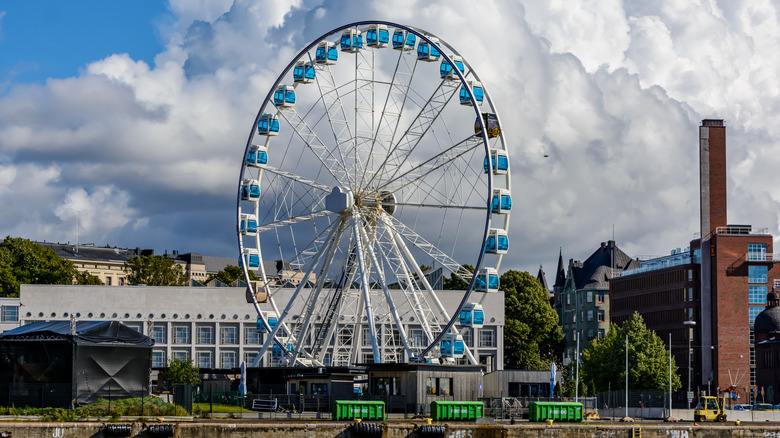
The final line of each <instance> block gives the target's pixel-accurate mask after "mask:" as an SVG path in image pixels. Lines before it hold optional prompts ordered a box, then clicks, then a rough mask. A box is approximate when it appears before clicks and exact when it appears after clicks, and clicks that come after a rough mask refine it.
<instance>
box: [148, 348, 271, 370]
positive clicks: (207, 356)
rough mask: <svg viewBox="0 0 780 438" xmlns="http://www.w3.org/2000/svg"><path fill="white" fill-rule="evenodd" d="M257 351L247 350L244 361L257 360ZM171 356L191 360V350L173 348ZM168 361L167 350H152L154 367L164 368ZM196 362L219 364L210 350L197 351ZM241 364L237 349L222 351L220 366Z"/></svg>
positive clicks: (210, 364)
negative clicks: (215, 361)
mask: <svg viewBox="0 0 780 438" xmlns="http://www.w3.org/2000/svg"><path fill="white" fill-rule="evenodd" d="M257 353H258V352H257V351H245V352H244V362H245V363H247V364H251V363H252V361H254V360H255V356H257ZM171 358H172V359H181V360H189V359H190V352H189V351H188V350H173V351H172V352H171ZM166 361H167V358H166V356H165V351H162V350H152V368H163V367H165V363H166ZM194 364H195V366H197V367H198V368H211V369H213V368H216V366H217V364H215V363H214V352H213V351H210V350H198V351H196V352H195V359H194ZM240 365H241V364H240V363H239V362H238V352H237V351H221V352H220V353H219V368H223V369H229V368H238V367H239V366H240Z"/></svg>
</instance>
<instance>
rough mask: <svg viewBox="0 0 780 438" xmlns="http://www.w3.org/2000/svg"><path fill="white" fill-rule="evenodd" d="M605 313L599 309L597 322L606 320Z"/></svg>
mask: <svg viewBox="0 0 780 438" xmlns="http://www.w3.org/2000/svg"><path fill="white" fill-rule="evenodd" d="M605 318H606V315H605V313H604V311H603V310H599V322H605V321H606V319H605Z"/></svg>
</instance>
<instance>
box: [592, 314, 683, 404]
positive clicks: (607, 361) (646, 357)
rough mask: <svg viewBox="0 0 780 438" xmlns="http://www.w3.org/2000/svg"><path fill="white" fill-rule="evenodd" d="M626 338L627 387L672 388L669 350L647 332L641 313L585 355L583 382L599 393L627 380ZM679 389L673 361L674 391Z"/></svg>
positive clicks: (678, 379)
mask: <svg viewBox="0 0 780 438" xmlns="http://www.w3.org/2000/svg"><path fill="white" fill-rule="evenodd" d="M626 336H628V386H629V388H635V389H667V388H668V387H669V350H667V349H666V346H665V345H664V343H663V341H662V340H661V338H660V337H658V335H657V334H656V333H655V332H654V331H652V330H648V329H647V326H645V321H644V320H643V319H642V316H640V315H639V313H636V312H634V314H633V315H632V316H631V318H630V319H629V320H628V321H626V322H625V323H624V324H623V325H622V326H621V327H619V328H618V327H617V326H616V325H615V324H612V325H611V327H610V329H609V333H607V335H606V336H605V337H604V338H603V339H601V340H600V341H598V342H594V343H592V344H591V345H590V347H588V349H587V350H585V351H584V352H583V360H582V362H581V363H580V379H583V380H585V381H586V382H589V383H588V385H589V386H591V387H593V388H595V390H596V391H606V390H607V389H608V388H609V386H610V382H612V387H613V388H614V387H615V386H616V385H617V386H620V385H622V384H623V382H625V379H626ZM679 388H680V376H678V375H677V365H675V363H674V358H672V390H677V389H679Z"/></svg>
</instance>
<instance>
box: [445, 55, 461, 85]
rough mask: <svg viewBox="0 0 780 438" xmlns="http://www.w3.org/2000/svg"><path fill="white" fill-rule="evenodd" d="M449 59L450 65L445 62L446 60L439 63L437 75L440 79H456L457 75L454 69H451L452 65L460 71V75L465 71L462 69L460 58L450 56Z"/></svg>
mask: <svg viewBox="0 0 780 438" xmlns="http://www.w3.org/2000/svg"><path fill="white" fill-rule="evenodd" d="M450 59H451V60H452V64H450V63H449V62H447V60H446V59H444V60H442V61H441V66H440V67H439V74H440V75H441V78H442V79H453V80H454V79H458V74H457V73H455V69H454V68H452V65H453V64H454V65H455V66H456V67H457V68H458V70H460V72H461V73H463V72H464V71H465V70H464V69H465V68H464V67H463V58H461V57H460V56H455V55H450Z"/></svg>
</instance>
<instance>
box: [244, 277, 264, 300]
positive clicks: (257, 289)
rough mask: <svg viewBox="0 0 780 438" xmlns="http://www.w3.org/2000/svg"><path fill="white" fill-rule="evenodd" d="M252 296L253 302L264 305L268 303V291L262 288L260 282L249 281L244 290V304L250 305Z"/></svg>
mask: <svg viewBox="0 0 780 438" xmlns="http://www.w3.org/2000/svg"><path fill="white" fill-rule="evenodd" d="M252 295H254V298H255V299H254V301H257V302H258V303H265V302H266V301H268V290H267V289H266V288H265V287H264V286H263V282H262V281H250V282H249V287H247V288H246V302H247V303H248V304H252V303H253V300H252Z"/></svg>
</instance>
